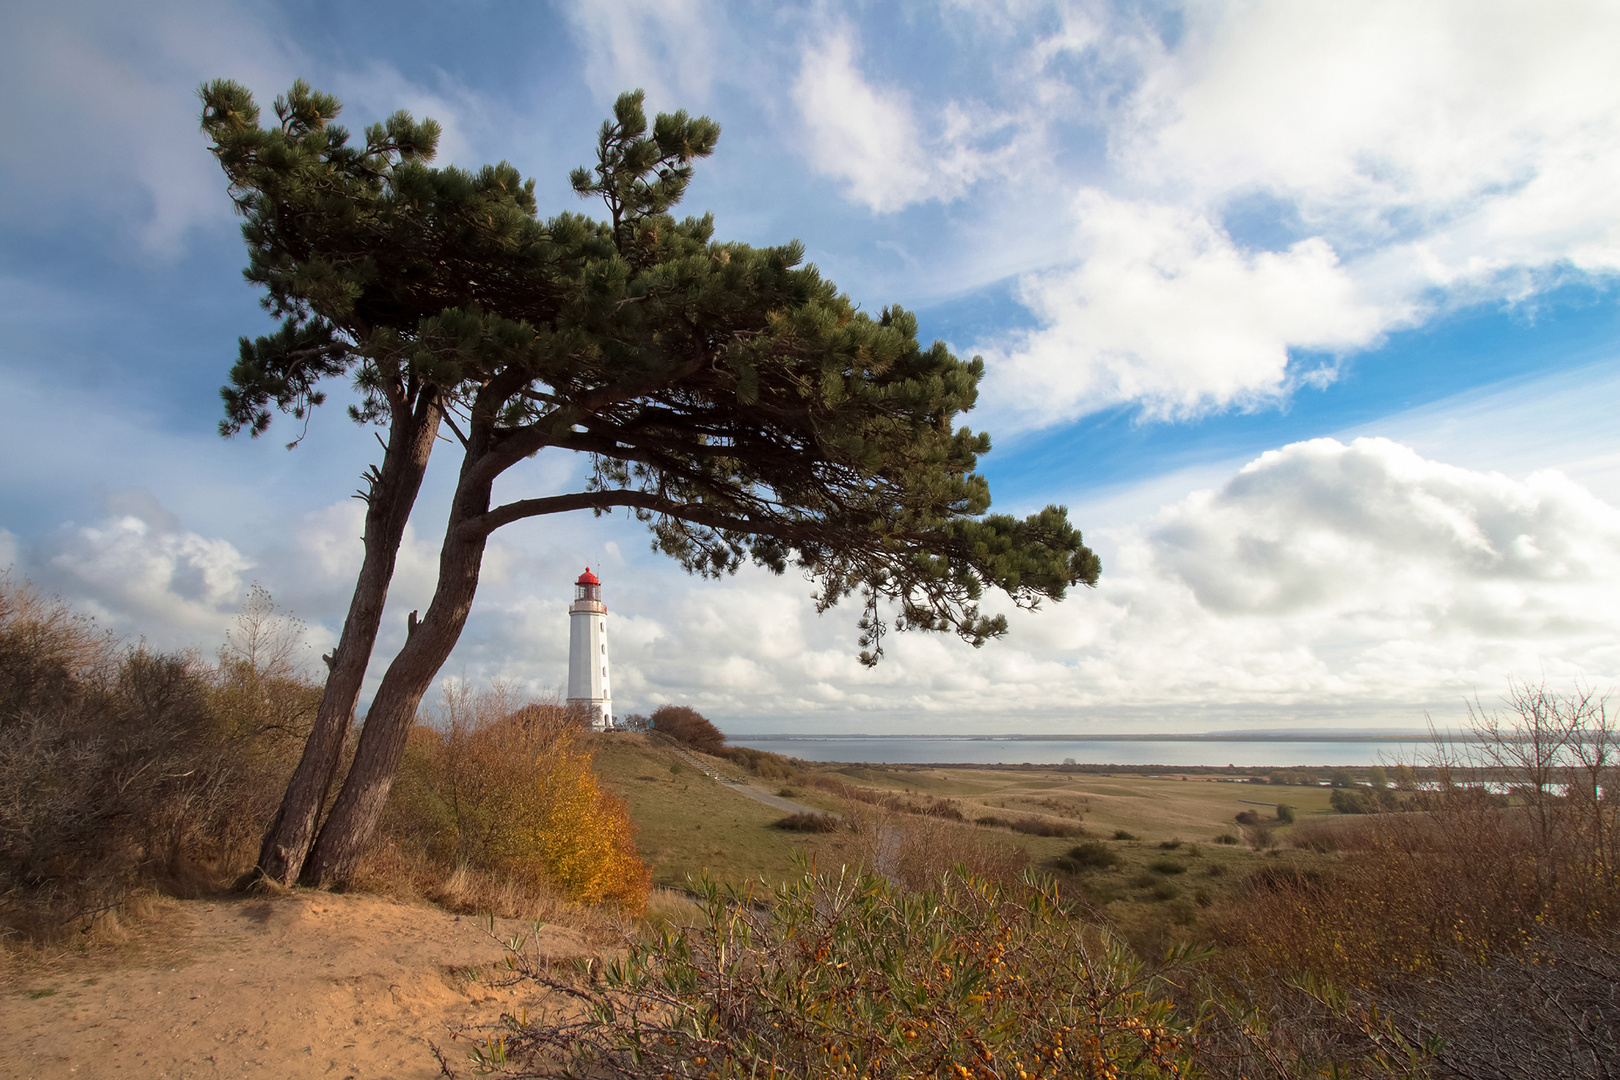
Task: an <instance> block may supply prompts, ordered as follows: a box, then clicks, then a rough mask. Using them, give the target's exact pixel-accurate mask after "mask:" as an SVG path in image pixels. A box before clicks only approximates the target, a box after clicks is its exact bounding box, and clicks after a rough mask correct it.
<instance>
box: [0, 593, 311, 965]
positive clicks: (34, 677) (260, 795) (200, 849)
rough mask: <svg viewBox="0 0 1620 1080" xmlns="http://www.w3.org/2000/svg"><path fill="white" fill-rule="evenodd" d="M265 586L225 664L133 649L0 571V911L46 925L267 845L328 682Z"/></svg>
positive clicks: (205, 881) (196, 876)
mask: <svg viewBox="0 0 1620 1080" xmlns="http://www.w3.org/2000/svg"><path fill="white" fill-rule="evenodd" d="M300 636H301V635H300V634H299V632H298V627H297V626H296V624H292V623H289V622H288V621H287V620H285V619H284V618H282V617H280V616H279V615H278V614H277V613H276V611H275V609H274V605H273V604H271V603H270V599H269V596H268V594H265V593H264V592H263V590H260V589H257V588H255V590H254V591H253V593H252V594H251V595H250V597H249V601H248V604H247V606H246V607H245V608H244V610H243V614H242V617H241V619H240V620H239V622H238V627H237V632H236V633H235V634H234V635H233V636H232V638H231V639H229V640H228V641H227V644H226V647H225V648H224V649H222V650H221V652H220V656H219V660H218V662H217V664H212V665H211V664H207V663H204V662H203V661H202V660H201V658H200V657H198V656H196V655H164V654H159V653H153V652H150V651H148V650H146V649H144V648H134V649H128V650H123V649H120V648H119V646H118V643H117V642H116V641H115V640H114V639H112V638H110V637H108V636H107V635H105V634H102V633H100V632H98V631H97V630H96V629H95V626H94V624H93V622H91V620H89V619H86V618H83V617H81V616H78V615H75V614H74V613H73V612H72V611H71V609H69V608H68V607H67V606H66V605H64V604H62V603H61V602H60V601H55V600H46V599H44V598H42V597H41V596H40V595H39V594H38V593H37V592H36V591H35V590H34V589H33V588H32V587H31V586H30V585H28V584H27V583H23V584H21V585H17V584H14V583H13V582H12V581H11V579H10V578H9V576H6V575H0V694H3V695H4V696H3V697H0V917H3V919H4V921H5V923H6V924H8V925H9V926H10V927H11V928H12V929H15V930H19V931H22V932H24V933H27V934H30V935H32V936H35V937H41V938H49V937H53V936H55V935H57V934H59V933H62V932H65V931H66V930H67V929H69V928H70V927H71V926H74V925H77V926H80V927H84V926H87V925H88V924H90V923H93V922H94V921H95V920H96V918H97V917H98V916H100V915H101V914H104V913H113V912H114V911H115V909H117V908H118V907H119V906H120V905H122V904H124V903H125V902H126V901H127V900H128V899H129V898H130V897H131V896H132V895H133V894H134V893H135V892H136V891H137V890H140V889H143V888H146V887H153V886H155V887H160V888H163V889H166V890H168V891H170V892H174V893H178V894H182V895H184V894H188V893H193V892H195V891H196V890H197V889H198V888H201V887H204V886H208V885H213V884H216V883H218V882H220V881H221V880H229V878H230V877H232V876H234V874H235V873H236V871H237V870H239V869H241V868H243V866H242V864H243V863H245V862H246V861H247V860H249V859H251V857H252V855H253V854H254V853H256V850H257V846H256V843H257V840H258V835H259V829H260V828H261V827H262V825H263V823H264V822H265V821H266V820H268V818H269V816H270V814H271V813H273V812H274V810H275V806H276V801H277V799H278V798H279V795H280V792H281V789H282V786H283V785H284V784H285V781H286V777H287V775H288V774H289V773H290V772H291V769H292V766H293V764H294V763H295V762H296V760H297V754H298V751H299V749H300V747H301V744H302V739H303V736H304V734H305V732H306V731H307V728H308V722H309V720H310V718H311V717H312V716H313V713H314V707H315V704H316V702H317V701H318V698H319V690H318V689H317V688H316V687H315V686H314V685H313V684H312V683H311V682H310V681H309V680H307V679H306V678H304V677H303V675H302V674H301V673H300V672H299V671H298V670H297V665H296V663H295V656H294V653H295V648H294V646H295V645H296V644H297V641H298V638H299V637H300Z"/></svg>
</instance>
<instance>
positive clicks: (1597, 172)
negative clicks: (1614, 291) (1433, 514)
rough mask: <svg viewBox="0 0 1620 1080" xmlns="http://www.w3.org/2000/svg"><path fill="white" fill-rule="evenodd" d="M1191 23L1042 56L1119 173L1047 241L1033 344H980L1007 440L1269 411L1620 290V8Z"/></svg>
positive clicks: (1490, 8)
mask: <svg viewBox="0 0 1620 1080" xmlns="http://www.w3.org/2000/svg"><path fill="white" fill-rule="evenodd" d="M1177 10H1178V14H1179V15H1180V17H1181V19H1182V22H1183V25H1184V29H1183V32H1181V33H1180V34H1179V35H1171V36H1167V37H1166V38H1164V39H1161V37H1160V36H1159V34H1158V33H1157V32H1156V31H1155V30H1153V29H1152V28H1150V27H1148V26H1146V25H1145V24H1144V23H1142V22H1140V21H1131V20H1121V19H1117V18H1115V19H1109V18H1105V17H1100V16H1098V17H1093V18H1089V19H1082V20H1081V23H1082V25H1083V27H1084V28H1085V30H1086V32H1085V33H1081V34H1076V33H1074V32H1073V28H1072V27H1071V26H1069V25H1068V24H1065V29H1063V30H1061V31H1058V32H1055V33H1053V34H1051V35H1049V36H1048V37H1046V38H1043V39H1042V40H1040V41H1039V42H1037V43H1036V44H1035V45H1034V46H1032V47H1031V49H1030V57H1031V61H1030V63H1031V67H1032V68H1037V69H1040V70H1041V72H1042V75H1041V77H1040V78H1032V79H1031V80H1030V86H1031V92H1032V93H1033V92H1036V91H1037V90H1038V89H1039V88H1041V87H1048V88H1049V87H1050V85H1051V84H1053V83H1058V84H1061V85H1063V86H1065V87H1066V88H1067V89H1068V91H1069V92H1070V93H1071V94H1072V95H1074V96H1075V97H1076V98H1078V99H1080V100H1083V101H1084V102H1085V103H1086V104H1087V105H1088V107H1089V109H1090V110H1091V112H1090V114H1089V115H1095V117H1096V118H1097V120H1098V122H1099V123H1100V124H1101V125H1102V126H1103V127H1104V128H1105V130H1106V132H1107V141H1108V157H1107V164H1106V168H1105V169H1104V170H1103V175H1101V176H1100V177H1094V178H1090V179H1089V180H1087V181H1086V182H1084V183H1081V184H1075V185H1072V186H1071V190H1074V191H1078V192H1079V195H1078V197H1077V199H1076V201H1075V203H1074V209H1075V211H1076V212H1075V213H1074V214H1073V215H1072V216H1071V217H1069V218H1068V219H1067V220H1066V221H1058V220H1054V221H1053V223H1052V224H1053V227H1054V228H1061V229H1066V230H1068V235H1070V237H1071V239H1072V257H1071V258H1070V260H1069V261H1068V264H1067V265H1060V266H1056V267H1046V268H1041V269H1033V270H1030V271H1027V272H1026V273H1025V275H1024V277H1023V278H1022V281H1021V292H1022V295H1023V296H1024V297H1025V298H1026V299H1027V302H1028V304H1029V306H1030V308H1031V310H1032V312H1033V313H1034V314H1035V315H1036V318H1037V323H1038V325H1037V326H1036V328H1035V329H1033V330H1032V331H1028V332H1025V333H1021V334H1017V335H1011V336H1007V337H1004V338H1002V339H1000V340H994V341H989V342H986V343H985V346H986V348H985V351H986V352H987V354H988V355H989V356H990V358H991V359H992V361H993V363H992V367H991V378H990V385H989V387H988V393H987V396H988V400H989V401H990V403H991V404H992V406H993V407H994V408H996V409H997V410H998V411H1002V412H1005V413H1006V414H1008V417H1007V418H1008V419H1009V420H1010V421H1012V422H1015V423H1022V424H1027V425H1035V426H1039V425H1044V424H1049V423H1055V422H1060V421H1063V420H1068V419H1072V418H1075V417H1078V416H1081V415H1084V414H1086V413H1088V412H1092V411H1095V410H1098V409H1103V408H1108V407H1111V406H1114V405H1118V404H1120V403H1139V404H1141V405H1142V406H1144V407H1145V408H1146V410H1147V411H1148V412H1149V413H1150V414H1161V415H1166V414H1168V415H1176V414H1187V413H1198V412H1207V411H1213V410H1219V409H1224V408H1228V407H1232V406H1238V407H1242V406H1247V405H1252V404H1254V403H1256V402H1263V401H1265V400H1267V399H1275V398H1278V397H1281V396H1285V395H1286V394H1287V393H1288V392H1289V390H1290V389H1291V388H1292V386H1293V385H1296V384H1297V382H1298V381H1299V379H1300V378H1303V377H1306V376H1308V375H1309V374H1310V373H1311V371H1312V369H1313V365H1315V366H1317V367H1318V368H1320V363H1321V361H1320V359H1319V358H1318V354H1321V353H1324V352H1325V353H1329V354H1334V355H1342V354H1347V353H1351V352H1354V351H1355V350H1357V349H1361V348H1364V347H1367V346H1369V345H1372V344H1375V343H1376V342H1377V341H1378V340H1379V338H1380V337H1381V335H1382V334H1384V333H1385V332H1387V331H1390V330H1393V329H1397V328H1404V327H1408V326H1413V325H1421V324H1422V323H1423V322H1424V321H1425V320H1427V319H1428V318H1430V317H1432V316H1433V315H1435V314H1437V313H1440V312H1444V311H1446V310H1451V309H1454V308H1456V307H1458V306H1461V305H1468V304H1475V303H1481V302H1496V303H1503V302H1506V303H1517V302H1523V301H1526V300H1528V299H1531V298H1533V297H1534V296H1536V295H1537V294H1538V293H1540V292H1541V291H1543V290H1544V289H1546V288H1548V287H1550V286H1554V285H1557V284H1560V283H1564V282H1567V281H1569V280H1571V279H1572V278H1581V277H1591V276H1599V277H1604V276H1610V275H1614V274H1616V273H1620V186H1617V185H1615V184H1614V183H1613V182H1612V178H1613V177H1614V176H1615V175H1616V174H1617V173H1620V69H1617V68H1616V66H1615V65H1614V64H1613V63H1612V57H1613V56H1614V55H1615V53H1616V51H1617V50H1620V8H1616V7H1615V6H1614V5H1612V4H1600V3H1583V2H1568V3H1559V4H1553V5H1544V6H1531V5H1525V4H1518V3H1507V2H1495V0H1484V2H1472V0H1468V2H1464V0H1455V2H1437V3H1428V4H1421V5H1413V4H1403V3H1398V2H1381V0H1373V2H1368V3H1361V4H1330V3H1298V2H1294V0H1259V2H1255V3H1215V4H1197V5H1186V6H1184V7H1181V8H1179V9H1177ZM1071 22H1072V20H1071ZM1166 41H1168V42H1169V44H1166ZM1076 69H1078V70H1079V71H1080V72H1082V74H1080V75H1072V74H1069V73H1070V72H1071V71H1073V70H1076ZM1047 92H1049V90H1048V91H1047ZM1061 123H1062V121H1061V120H1054V121H1053V124H1054V129H1056V127H1057V126H1059V125H1060V124H1061ZM1331 373H1332V371H1331V364H1330V365H1329V368H1328V369H1326V370H1325V371H1321V376H1322V377H1327V376H1330V375H1331Z"/></svg>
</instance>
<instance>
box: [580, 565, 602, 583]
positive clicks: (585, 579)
mask: <svg viewBox="0 0 1620 1080" xmlns="http://www.w3.org/2000/svg"><path fill="white" fill-rule="evenodd" d="M574 584H575V585H600V584H602V583H601V582H600V581H598V580H596V575H595V574H593V573H591V568H590V567H588V566H587V567H586V568H585V572H584V573H583V574H581V575H579V580H578V581H576V582H574Z"/></svg>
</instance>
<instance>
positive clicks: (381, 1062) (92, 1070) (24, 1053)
mask: <svg viewBox="0 0 1620 1080" xmlns="http://www.w3.org/2000/svg"><path fill="white" fill-rule="evenodd" d="M160 923H161V924H160V926H159V927H157V928H153V929H148V930H146V931H143V932H142V934H141V936H140V939H139V940H138V941H137V942H136V943H135V944H134V945H133V946H131V947H129V948H125V949H120V950H116V951H113V952H103V953H96V954H91V955H77V956H76V955H67V956H62V957H58V958H55V959H52V960H50V961H46V962H40V963H30V964H26V965H24V966H22V967H20V968H13V969H12V970H11V971H9V972H7V973H6V977H5V984H4V985H3V986H0V1077H5V1078H17V1080H56V1078H59V1077H77V1078H84V1077H98V1078H99V1077H113V1076H138V1077H154V1078H165V1080H169V1078H172V1080H182V1078H184V1080H190V1078H193V1077H210V1078H213V1077H252V1078H259V1077H263V1078H266V1080H268V1078H272V1077H274V1078H277V1080H282V1078H287V1077H332V1078H334V1080H351V1078H352V1080H365V1078H369V1077H391V1078H399V1080H415V1078H417V1077H421V1078H424V1080H425V1078H428V1077H433V1076H438V1075H440V1073H439V1067H438V1064H437V1063H436V1061H435V1060H434V1058H433V1056H432V1054H431V1052H430V1050H429V1047H428V1041H429V1040H432V1041H433V1042H435V1043H437V1044H438V1045H439V1046H440V1047H443V1048H445V1049H446V1053H447V1054H448V1055H449V1056H451V1058H452V1060H455V1061H459V1060H463V1055H464V1053H465V1046H466V1044H464V1043H463V1044H461V1045H460V1046H457V1047H451V1046H449V1045H448V1044H449V1039H448V1033H447V1027H448V1026H450V1025H456V1024H462V1023H469V1022H486V1021H491V1020H494V1019H496V1018H497V1017H498V1016H499V1015H500V1013H501V1012H502V1011H503V1010H506V1009H508V1008H513V1007H517V1006H523V1005H527V1006H528V1007H529V1008H530V1010H531V1011H532V1010H533V1009H534V1008H535V1007H536V1006H537V1005H545V1004H550V1003H548V1002H545V1001H543V1000H542V999H541V998H540V997H539V996H538V995H537V994H536V993H535V992H534V991H533V990H532V989H530V990H523V989H520V988H510V989H502V988H499V987H496V986H493V985H491V983H490V981H489V980H488V975H489V974H490V972H491V970H492V966H493V965H494V964H496V963H497V962H498V961H499V960H500V959H501V958H502V955H503V953H502V950H501V948H500V946H499V945H498V944H496V943H495V942H493V941H491V940H490V938H489V937H488V936H487V935H486V934H485V932H484V928H483V924H482V922H481V920H479V919H476V918H472V917H470V916H456V915H452V914H449V913H447V912H444V911H441V910H439V909H437V908H429V907H415V906H407V905H401V904H397V903H393V902H390V901H386V900H380V899H377V898H374V897H367V896H351V895H334V894H330V893H314V892H310V893H306V892H294V893H291V894H288V895H283V896H276V897H271V898H265V899H246V900H227V901H212V902H211V901H185V902H174V903H173V904H172V906H170V907H168V908H167V909H166V910H165V911H164V913H163V914H162V915H161V916H160ZM525 929H527V927H526V926H525V925H524V924H521V923H518V922H515V921H511V920H498V922H497V926H496V930H497V932H498V933H500V934H502V935H504V936H510V935H511V934H513V933H515V932H517V931H520V930H525ZM535 944H538V946H539V948H540V951H541V953H542V954H544V955H548V956H551V957H553V958H555V959H571V958H573V957H578V956H584V955H591V954H593V953H594V952H595V950H593V949H591V948H590V947H589V945H588V944H587V942H586V940H585V939H584V937H583V936H582V935H581V934H579V933H578V932H577V931H574V930H571V929H567V928H564V927H555V926H547V927H545V928H543V929H542V930H541V931H540V934H539V936H538V941H536V939H535V938H533V937H531V939H530V946H529V948H530V949H531V950H532V949H533V948H534V946H535ZM480 968H481V969H482V972H481V973H482V975H483V976H484V977H482V978H476V977H475V978H468V977H467V976H468V974H469V971H470V970H477V969H480ZM457 1071H458V1072H461V1071H463V1070H461V1069H460V1068H458V1069H457Z"/></svg>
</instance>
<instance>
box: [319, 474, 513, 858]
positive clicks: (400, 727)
mask: <svg viewBox="0 0 1620 1080" xmlns="http://www.w3.org/2000/svg"><path fill="white" fill-rule="evenodd" d="M477 458H478V455H477V454H476V453H473V454H469V455H468V458H467V460H466V462H465V463H464V464H463V466H462V471H461V482H460V484H459V485H458V490H457V492H456V497H455V501H454V502H453V503H452V504H451V511H450V521H449V524H448V527H447V528H446V529H445V534H444V546H443V547H442V548H441V549H440V553H439V582H438V585H437V587H436V588H435V589H434V593H433V602H432V603H431V604H429V605H428V609H427V615H426V617H425V618H423V619H422V621H420V622H418V623H416V624H415V626H414V628H413V629H412V630H411V633H410V636H409V637H408V638H407V639H406V641H405V647H404V648H403V649H401V650H400V651H399V655H398V656H396V657H394V662H393V663H391V664H389V665H388V672H387V674H385V675H384V676H383V681H382V685H381V686H380V687H378V689H377V696H376V697H375V698H374V699H373V700H372V703H371V709H370V711H368V712H367V713H366V722H365V726H364V727H362V728H361V731H360V745H359V747H358V748H357V749H356V751H355V755H354V764H352V765H351V766H349V775H348V777H347V778H345V780H344V781H343V789H342V791H340V792H339V793H338V797H337V801H336V802H335V803H333V805H332V812H331V813H330V814H329V815H327V819H326V823H325V824H324V825H323V826H322V827H321V832H320V836H319V838H318V839H317V840H316V841H315V847H314V850H312V851H311V852H310V855H309V859H308V860H307V861H306V862H305V863H304V869H303V873H302V875H301V877H300V879H299V880H300V881H301V882H302V883H303V884H305V885H313V886H320V887H324V886H327V885H331V884H333V883H336V882H341V881H345V880H347V879H348V878H349V877H351V876H352V875H353V873H354V869H355V866H356V865H357V864H358V863H359V861H360V857H361V856H362V855H364V854H365V850H366V846H367V844H368V843H369V841H370V839H371V834H372V832H373V831H374V830H375V829H376V826H377V821H378V819H379V818H380V817H381V816H382V810H383V805H384V803H386V802H387V801H388V791H389V789H390V788H391V787H392V786H393V783H394V775H395V773H397V772H398V771H399V763H400V759H401V758H402V757H403V756H404V753H405V740H406V738H407V736H409V735H410V731H411V725H412V723H414V722H415V720H416V710H417V708H418V706H420V705H421V703H422V696H423V694H425V693H426V692H427V688H428V687H429V686H430V685H432V683H433V679H434V676H436V675H437V674H438V673H439V669H440V668H441V667H443V666H444V662H445V661H446V660H447V659H449V657H450V652H451V650H452V649H454V648H455V647H456V641H457V640H458V639H459V638H460V637H461V631H462V629H463V628H464V627H465V626H466V625H467V616H468V614H469V613H470V612H471V611H472V603H473V597H474V595H475V594H476V593H477V592H478V574H479V571H480V570H481V569H482V566H483V560H484V548H485V546H486V545H487V543H488V537H487V535H485V534H482V533H475V535H473V536H471V537H464V536H463V535H462V532H463V530H462V529H461V528H460V526H461V524H462V523H463V522H465V521H468V520H470V519H472V518H476V517H478V516H479V515H481V514H484V513H487V512H488V510H489V502H490V492H491V489H492V487H493V478H485V477H478V476H477V473H478V472H479V470H478V469H477V467H476V466H477Z"/></svg>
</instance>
